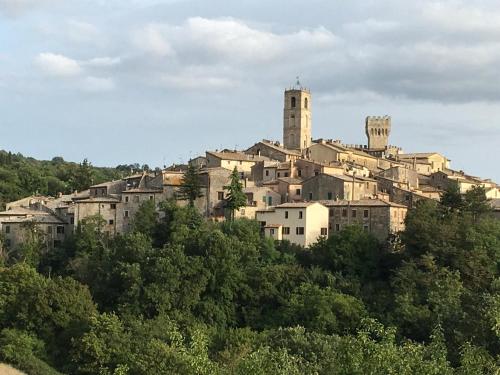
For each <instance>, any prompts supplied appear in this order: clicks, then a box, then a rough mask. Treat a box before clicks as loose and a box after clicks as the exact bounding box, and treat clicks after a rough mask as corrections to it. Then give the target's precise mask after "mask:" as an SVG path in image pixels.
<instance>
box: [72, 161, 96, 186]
mask: <svg viewBox="0 0 500 375" xmlns="http://www.w3.org/2000/svg"><path fill="white" fill-rule="evenodd" d="M93 183H94V172H93V170H92V164H91V163H90V162H89V161H88V160H87V159H83V161H82V162H81V163H80V165H78V167H77V168H76V170H75V171H74V172H73V175H72V176H71V181H70V186H71V188H72V189H73V190H78V191H82V190H85V189H88V188H89V187H90V186H91V185H92V184H93Z"/></svg>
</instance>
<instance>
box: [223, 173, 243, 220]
mask: <svg viewBox="0 0 500 375" xmlns="http://www.w3.org/2000/svg"><path fill="white" fill-rule="evenodd" d="M230 178H231V181H230V183H229V185H227V186H224V190H227V192H228V194H227V198H226V208H227V209H228V210H229V213H230V220H234V213H235V211H238V210H239V209H240V208H241V207H244V206H245V205H246V204H247V196H246V195H245V193H243V185H242V184H241V181H240V176H239V174H238V170H237V169H236V167H234V170H233V172H232V173H231V176H230Z"/></svg>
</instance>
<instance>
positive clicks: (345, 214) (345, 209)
mask: <svg viewBox="0 0 500 375" xmlns="http://www.w3.org/2000/svg"><path fill="white" fill-rule="evenodd" d="M342 217H347V208H343V209H342Z"/></svg>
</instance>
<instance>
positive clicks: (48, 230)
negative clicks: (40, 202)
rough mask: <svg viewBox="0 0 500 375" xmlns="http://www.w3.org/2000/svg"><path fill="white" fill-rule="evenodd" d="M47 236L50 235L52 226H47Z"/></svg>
mask: <svg viewBox="0 0 500 375" xmlns="http://www.w3.org/2000/svg"><path fill="white" fill-rule="evenodd" d="M47 234H52V226H51V225H49V226H48V227H47Z"/></svg>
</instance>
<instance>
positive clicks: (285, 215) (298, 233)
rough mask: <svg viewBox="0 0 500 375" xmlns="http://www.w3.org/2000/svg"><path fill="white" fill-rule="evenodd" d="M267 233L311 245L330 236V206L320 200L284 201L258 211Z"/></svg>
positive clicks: (302, 244) (259, 218)
mask: <svg viewBox="0 0 500 375" xmlns="http://www.w3.org/2000/svg"><path fill="white" fill-rule="evenodd" d="M256 219H257V221H259V222H260V223H261V225H262V227H263V228H264V232H265V235H266V236H268V237H272V238H274V239H276V240H278V241H281V240H288V241H290V242H292V243H294V244H297V245H301V246H304V247H309V246H310V245H312V244H314V243H315V242H316V241H318V239H319V238H320V237H321V236H324V237H326V236H328V208H327V207H325V206H323V205H322V204H320V203H318V202H300V203H284V204H281V205H279V206H275V207H273V208H271V209H269V210H265V211H257V214H256Z"/></svg>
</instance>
